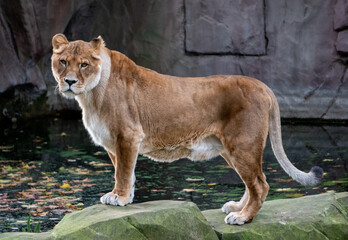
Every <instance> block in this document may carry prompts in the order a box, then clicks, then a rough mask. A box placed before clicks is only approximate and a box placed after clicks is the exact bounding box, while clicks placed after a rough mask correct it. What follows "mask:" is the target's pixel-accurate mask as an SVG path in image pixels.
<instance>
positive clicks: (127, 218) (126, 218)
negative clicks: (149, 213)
mask: <svg viewBox="0 0 348 240" xmlns="http://www.w3.org/2000/svg"><path fill="white" fill-rule="evenodd" d="M124 220H125V221H126V222H127V223H128V224H129V225H131V226H132V227H134V228H135V229H136V230H137V231H138V232H139V233H140V234H141V235H142V236H144V238H145V239H149V238H148V237H146V235H145V234H144V233H143V231H142V230H141V229H139V228H137V226H136V225H134V224H133V223H132V220H131V218H130V217H125V218H124Z"/></svg>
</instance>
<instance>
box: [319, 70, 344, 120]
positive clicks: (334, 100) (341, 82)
mask: <svg viewBox="0 0 348 240" xmlns="http://www.w3.org/2000/svg"><path fill="white" fill-rule="evenodd" d="M346 73H347V67H346V68H345V69H344V72H343V74H342V76H341V78H340V84H339V86H338V88H337V90H336V93H335V96H334V97H333V98H332V99H331V101H330V103H329V105H328V107H327V108H326V111H325V112H324V113H323V114H322V115H321V116H320V118H324V117H325V115H326V114H327V113H328V112H329V111H330V109H331V107H332V106H333V105H334V103H335V102H336V99H337V98H338V97H339V96H340V94H341V88H342V86H343V85H344V83H345V80H344V79H345V78H344V77H345V75H346Z"/></svg>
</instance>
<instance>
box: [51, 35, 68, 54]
mask: <svg viewBox="0 0 348 240" xmlns="http://www.w3.org/2000/svg"><path fill="white" fill-rule="evenodd" d="M66 44H69V41H68V39H66V37H65V35H64V34H62V33H58V34H56V35H54V36H53V38H52V46H53V52H56V53H58V52H60V51H59V48H60V47H61V46H63V45H66Z"/></svg>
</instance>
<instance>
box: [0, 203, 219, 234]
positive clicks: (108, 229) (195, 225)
mask: <svg viewBox="0 0 348 240" xmlns="http://www.w3.org/2000/svg"><path fill="white" fill-rule="evenodd" d="M31 236H35V234H34V235H33V234H29V233H26V234H24V233H7V234H3V235H2V236H1V235H0V239H28V237H31ZM38 236H40V237H41V239H85V240H87V239H122V240H127V239H137V240H138V239H139V240H141V239H173V240H176V239H197V240H200V239H209V240H211V239H218V238H217V236H216V233H215V232H214V230H213V229H212V228H211V227H210V225H209V223H208V222H207V220H206V219H205V218H204V216H203V215H202V213H201V212H200V211H199V209H198V207H197V206H196V205H195V204H194V203H191V202H182V201H153V202H147V203H140V204H133V205H129V206H126V207H115V206H108V205H94V206H91V207H88V208H86V209H84V210H82V211H79V212H74V213H71V214H67V215H66V216H65V217H64V218H63V219H62V220H61V221H60V222H59V223H58V224H57V226H56V227H55V228H54V229H53V230H52V232H50V234H48V235H47V234H46V235H38Z"/></svg>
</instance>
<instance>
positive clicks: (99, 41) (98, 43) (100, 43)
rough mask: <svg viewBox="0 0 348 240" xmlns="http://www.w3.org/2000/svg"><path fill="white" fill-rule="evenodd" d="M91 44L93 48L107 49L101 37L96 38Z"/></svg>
mask: <svg viewBox="0 0 348 240" xmlns="http://www.w3.org/2000/svg"><path fill="white" fill-rule="evenodd" d="M90 43H91V45H92V47H93V48H100V47H105V43H104V40H103V38H102V37H101V36H98V37H97V38H94V39H93V40H92V41H91V42H90Z"/></svg>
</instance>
